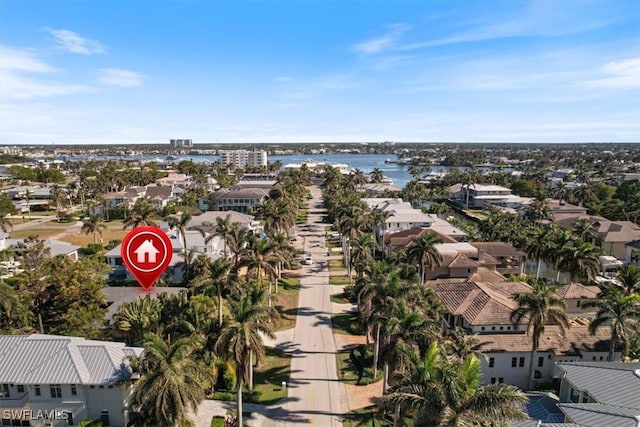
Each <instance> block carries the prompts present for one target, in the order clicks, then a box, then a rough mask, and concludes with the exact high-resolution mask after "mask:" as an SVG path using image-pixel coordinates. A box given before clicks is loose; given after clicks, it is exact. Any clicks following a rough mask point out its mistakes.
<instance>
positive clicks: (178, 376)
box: [130, 334, 212, 426]
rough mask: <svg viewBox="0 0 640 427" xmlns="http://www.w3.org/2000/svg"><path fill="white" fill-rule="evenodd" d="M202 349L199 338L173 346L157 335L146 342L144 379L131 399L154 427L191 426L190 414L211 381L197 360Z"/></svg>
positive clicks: (193, 337)
mask: <svg viewBox="0 0 640 427" xmlns="http://www.w3.org/2000/svg"><path fill="white" fill-rule="evenodd" d="M199 346H200V343H199V337H197V336H189V337H185V338H179V339H177V340H175V341H174V342H171V343H169V342H165V341H164V340H163V339H162V338H161V337H160V336H158V335H156V334H150V335H148V336H147V338H146V339H145V342H144V357H143V359H142V360H141V361H140V362H139V365H140V370H141V372H140V374H141V378H140V379H139V380H137V381H136V383H135V385H134V387H133V392H132V394H131V398H130V399H131V404H132V406H133V407H134V408H135V409H136V410H137V412H140V413H141V414H144V416H145V417H146V418H147V422H148V423H150V424H151V425H163V426H178V425H185V424H187V423H190V421H189V419H188V418H187V413H188V411H189V410H192V411H195V410H196V409H197V407H198V405H200V403H201V402H202V401H203V400H204V398H205V392H204V390H205V389H206V388H207V387H206V384H208V383H211V381H212V378H211V374H210V373H209V371H208V369H207V368H206V366H205V365H204V364H203V363H201V362H200V361H199V360H197V358H195V357H194V355H195V353H196V351H197V350H198V348H199Z"/></svg>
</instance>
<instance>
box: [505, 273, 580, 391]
mask: <svg viewBox="0 0 640 427" xmlns="http://www.w3.org/2000/svg"><path fill="white" fill-rule="evenodd" d="M513 299H514V300H515V301H516V302H517V303H518V307H517V308H516V309H515V310H513V312H512V313H511V322H513V324H514V326H515V327H516V328H517V327H518V325H519V324H520V323H521V322H522V321H523V320H525V319H526V321H527V334H530V335H531V353H530V354H529V390H531V389H533V381H534V364H533V359H534V357H535V353H536V351H537V350H538V347H539V346H540V338H541V337H542V335H543V334H544V328H545V325H547V324H550V323H553V324H557V325H558V326H559V327H560V331H561V332H562V334H563V336H564V333H565V331H566V330H567V329H569V327H570V324H569V318H568V317H567V314H566V313H565V308H566V304H565V302H564V301H563V300H561V299H560V298H558V296H557V295H556V288H555V287H553V286H545V285H544V284H542V283H541V282H539V281H534V284H533V292H532V293H530V294H518V295H516V296H514V298H513Z"/></svg>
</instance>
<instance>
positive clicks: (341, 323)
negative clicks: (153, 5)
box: [331, 312, 364, 335]
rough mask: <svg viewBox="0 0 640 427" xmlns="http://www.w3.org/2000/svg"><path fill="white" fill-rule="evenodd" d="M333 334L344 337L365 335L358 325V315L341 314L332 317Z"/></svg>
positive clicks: (350, 313) (352, 313)
mask: <svg viewBox="0 0 640 427" xmlns="http://www.w3.org/2000/svg"><path fill="white" fill-rule="evenodd" d="M331 324H332V326H333V332H334V333H336V334H342V335H363V334H364V331H363V330H362V328H361V327H360V325H359V323H358V313H354V312H349V313H340V314H334V315H333V316H331Z"/></svg>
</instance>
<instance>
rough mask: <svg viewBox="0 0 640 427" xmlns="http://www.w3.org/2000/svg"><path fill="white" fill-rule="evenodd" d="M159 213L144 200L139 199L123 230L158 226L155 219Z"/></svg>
mask: <svg viewBox="0 0 640 427" xmlns="http://www.w3.org/2000/svg"><path fill="white" fill-rule="evenodd" d="M156 214H157V211H156V209H155V208H154V207H153V206H152V205H151V203H149V202H148V201H146V200H144V199H139V200H137V201H136V203H135V204H134V205H133V209H131V215H130V216H129V218H127V220H126V221H125V222H124V226H123V229H124V230H126V229H127V228H129V227H131V228H137V227H143V226H152V227H154V226H155V225H156V223H155V221H154V218H155V217H156Z"/></svg>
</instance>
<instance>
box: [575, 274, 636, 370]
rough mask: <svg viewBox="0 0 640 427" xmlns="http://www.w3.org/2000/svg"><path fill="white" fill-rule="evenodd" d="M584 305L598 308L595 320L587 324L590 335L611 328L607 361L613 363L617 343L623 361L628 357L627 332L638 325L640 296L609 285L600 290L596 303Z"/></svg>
mask: <svg viewBox="0 0 640 427" xmlns="http://www.w3.org/2000/svg"><path fill="white" fill-rule="evenodd" d="M585 305H586V306H588V307H597V308H598V313H597V315H596V318H595V319H593V320H592V321H591V323H590V324H589V332H590V333H591V335H595V333H596V331H597V330H598V329H599V328H600V327H602V326H609V327H610V328H611V341H610V342H609V355H608V357H607V360H608V361H609V362H613V357H614V356H613V352H614V350H615V346H616V344H618V343H622V357H623V360H624V359H625V358H626V357H627V356H628V355H629V332H630V331H631V330H632V329H633V328H634V327H637V326H638V325H639V324H640V294H633V293H632V294H627V293H625V292H624V290H623V289H621V288H620V287H618V286H616V285H613V284H611V285H609V286H605V287H603V288H602V289H601V293H600V298H599V299H598V301H595V302H590V303H587V304H585Z"/></svg>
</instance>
